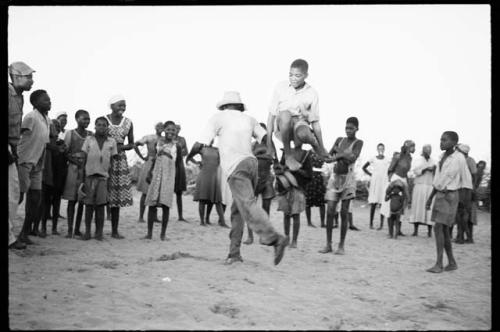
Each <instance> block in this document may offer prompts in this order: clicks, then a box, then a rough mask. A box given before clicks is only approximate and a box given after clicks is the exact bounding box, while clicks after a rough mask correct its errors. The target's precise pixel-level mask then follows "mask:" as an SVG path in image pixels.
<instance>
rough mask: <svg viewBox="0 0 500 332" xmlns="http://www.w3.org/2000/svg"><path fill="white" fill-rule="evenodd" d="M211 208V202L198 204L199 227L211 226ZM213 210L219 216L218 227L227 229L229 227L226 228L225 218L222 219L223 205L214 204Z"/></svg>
mask: <svg viewBox="0 0 500 332" xmlns="http://www.w3.org/2000/svg"><path fill="white" fill-rule="evenodd" d="M213 206H214V203H212V202H202V201H200V202H199V204H198V213H199V215H200V225H201V226H205V225H211V223H210V212H212V208H213ZM205 207H206V214H205ZM215 209H216V211H217V214H218V215H219V225H220V226H222V227H229V226H227V224H226V221H225V218H224V207H223V204H222V203H215Z"/></svg>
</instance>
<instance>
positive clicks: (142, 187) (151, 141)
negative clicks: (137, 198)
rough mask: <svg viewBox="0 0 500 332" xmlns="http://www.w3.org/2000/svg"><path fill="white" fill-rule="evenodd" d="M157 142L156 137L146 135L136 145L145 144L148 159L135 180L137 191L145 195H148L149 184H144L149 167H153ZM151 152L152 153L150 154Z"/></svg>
mask: <svg viewBox="0 0 500 332" xmlns="http://www.w3.org/2000/svg"><path fill="white" fill-rule="evenodd" d="M157 142H158V135H155V134H154V135H146V136H144V137H143V138H141V139H140V140H139V141H138V143H143V144H146V147H147V149H148V159H147V160H146V161H145V162H144V164H143V165H142V168H141V172H140V174H139V179H138V180H137V190H138V191H140V192H141V193H143V194H144V195H146V194H147V193H148V189H149V184H148V183H147V182H146V177H147V176H148V173H149V171H150V170H151V166H152V165H153V158H154V156H155V155H156V151H155V149H156V143H157ZM151 151H152V152H153V153H151Z"/></svg>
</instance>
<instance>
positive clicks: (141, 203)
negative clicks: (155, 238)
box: [137, 194, 146, 222]
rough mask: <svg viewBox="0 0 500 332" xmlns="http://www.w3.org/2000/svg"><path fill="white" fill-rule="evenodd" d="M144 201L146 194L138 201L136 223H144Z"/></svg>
mask: <svg viewBox="0 0 500 332" xmlns="http://www.w3.org/2000/svg"><path fill="white" fill-rule="evenodd" d="M145 201H146V194H142V195H141V199H140V201H139V220H137V222H144V211H145V210H146V206H145V205H144V202H145Z"/></svg>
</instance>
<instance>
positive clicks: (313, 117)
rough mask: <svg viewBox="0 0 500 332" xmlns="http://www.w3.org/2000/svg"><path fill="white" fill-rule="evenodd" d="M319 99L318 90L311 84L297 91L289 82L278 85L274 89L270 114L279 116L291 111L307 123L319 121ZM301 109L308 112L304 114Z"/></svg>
mask: <svg viewBox="0 0 500 332" xmlns="http://www.w3.org/2000/svg"><path fill="white" fill-rule="evenodd" d="M318 104H319V98H318V93H317V92H316V90H315V89H314V88H313V87H311V86H310V85H309V84H307V83H305V85H304V86H303V87H302V88H301V89H299V90H295V88H294V87H292V86H291V85H290V83H289V82H287V81H283V82H280V83H278V85H276V87H275V89H274V93H273V97H272V100H271V105H270V106H269V113H270V114H272V115H274V116H277V115H278V113H279V112H282V111H290V113H291V114H292V115H294V116H298V117H299V118H300V119H304V120H306V121H307V122H309V123H311V122H315V121H319V106H318ZM301 108H302V109H304V110H305V111H306V113H303V112H302V111H301Z"/></svg>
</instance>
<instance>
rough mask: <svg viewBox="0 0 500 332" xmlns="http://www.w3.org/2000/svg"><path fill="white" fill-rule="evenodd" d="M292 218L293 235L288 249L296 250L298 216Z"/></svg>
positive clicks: (298, 225) (298, 226) (298, 227)
mask: <svg viewBox="0 0 500 332" xmlns="http://www.w3.org/2000/svg"><path fill="white" fill-rule="evenodd" d="M292 218H293V234H292V243H291V244H290V248H297V239H298V237H299V230H300V214H294V215H292Z"/></svg>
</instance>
